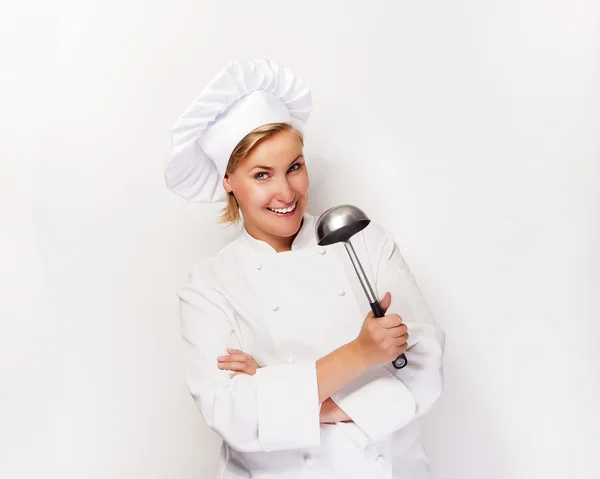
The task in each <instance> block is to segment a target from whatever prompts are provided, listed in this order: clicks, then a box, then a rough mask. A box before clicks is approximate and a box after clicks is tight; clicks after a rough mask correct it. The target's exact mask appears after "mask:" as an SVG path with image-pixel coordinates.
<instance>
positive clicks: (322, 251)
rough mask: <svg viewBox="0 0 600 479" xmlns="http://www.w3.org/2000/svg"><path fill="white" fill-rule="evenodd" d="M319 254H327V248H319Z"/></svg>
mask: <svg viewBox="0 0 600 479" xmlns="http://www.w3.org/2000/svg"><path fill="white" fill-rule="evenodd" d="M317 253H319V254H325V253H327V250H326V249H325V248H319V249H318V250H317Z"/></svg>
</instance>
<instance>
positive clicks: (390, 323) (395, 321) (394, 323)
mask: <svg viewBox="0 0 600 479" xmlns="http://www.w3.org/2000/svg"><path fill="white" fill-rule="evenodd" d="M379 321H380V323H379V324H381V326H383V327H384V328H388V329H389V328H397V327H398V326H400V325H402V324H403V322H402V317H401V316H400V315H399V314H390V315H388V316H384V317H383V318H382V319H380V320H379Z"/></svg>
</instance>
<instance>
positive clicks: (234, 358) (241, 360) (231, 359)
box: [217, 348, 259, 377]
mask: <svg viewBox="0 0 600 479" xmlns="http://www.w3.org/2000/svg"><path fill="white" fill-rule="evenodd" d="M227 352H229V353H230V354H227V355H225V356H219V357H217V367H218V368H219V369H224V370H229V371H234V372H236V374H230V375H229V377H234V376H236V375H237V374H250V375H253V374H254V373H255V372H256V369H257V368H258V367H259V366H258V364H257V363H256V361H255V360H254V358H253V357H252V356H250V355H249V354H246V353H245V352H243V351H240V350H239V349H233V348H227Z"/></svg>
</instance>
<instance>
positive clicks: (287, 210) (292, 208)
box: [267, 203, 297, 213]
mask: <svg viewBox="0 0 600 479" xmlns="http://www.w3.org/2000/svg"><path fill="white" fill-rule="evenodd" d="M296 205H297V203H294V205H293V206H290V207H289V208H286V209H284V210H276V209H275V208H267V209H268V210H271V211H274V212H275V213H289V212H291V211H294V210H295V209H296Z"/></svg>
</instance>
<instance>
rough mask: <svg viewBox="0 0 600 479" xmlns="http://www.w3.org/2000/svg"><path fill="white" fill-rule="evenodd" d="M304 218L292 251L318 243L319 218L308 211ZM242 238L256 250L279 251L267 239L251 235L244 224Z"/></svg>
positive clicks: (264, 251) (263, 251)
mask: <svg viewBox="0 0 600 479" xmlns="http://www.w3.org/2000/svg"><path fill="white" fill-rule="evenodd" d="M302 218H303V221H302V225H300V231H298V234H297V235H296V238H294V242H293V243H292V251H296V250H299V249H303V248H309V247H312V246H316V245H317V238H316V237H315V223H316V221H317V218H315V217H314V216H313V215H311V214H310V213H308V212H305V213H304V216H303V217H302ZM240 238H241V240H242V241H243V242H244V243H245V244H247V245H249V246H250V247H251V248H252V249H253V250H254V251H256V252H259V253H271V254H273V253H277V252H276V251H275V248H273V247H272V246H271V245H270V244H269V243H267V242H266V241H262V240H258V239H256V238H254V237H253V236H251V235H250V233H248V231H247V230H246V228H245V227H244V226H242V229H241V231H240ZM288 252H289V251H285V252H284V253H288Z"/></svg>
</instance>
